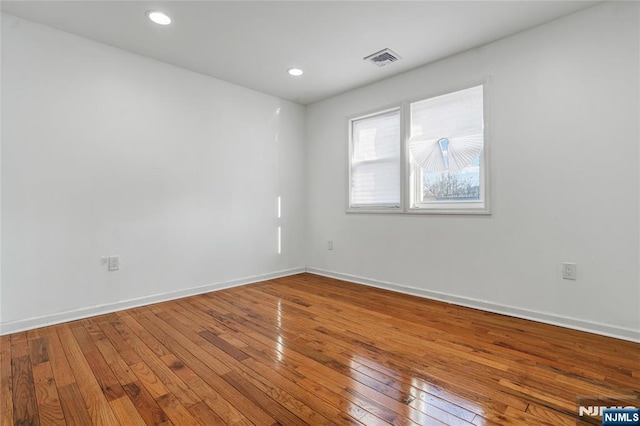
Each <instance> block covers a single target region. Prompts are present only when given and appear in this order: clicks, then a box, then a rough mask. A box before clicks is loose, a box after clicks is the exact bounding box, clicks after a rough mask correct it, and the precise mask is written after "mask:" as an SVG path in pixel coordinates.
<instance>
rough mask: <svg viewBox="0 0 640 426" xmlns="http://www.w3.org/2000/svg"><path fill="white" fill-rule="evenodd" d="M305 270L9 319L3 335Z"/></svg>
mask: <svg viewBox="0 0 640 426" xmlns="http://www.w3.org/2000/svg"><path fill="white" fill-rule="evenodd" d="M303 272H305V268H304V267H299V268H292V269H286V270H283V271H276V272H271V273H268V274H260V275H253V276H250V277H245V278H238V279H235V280H230V281H223V282H219V283H214V284H207V285H204V286H199V287H192V288H187V289H182V290H177V291H170V292H167V293H161V294H154V295H151V296H144V297H139V298H135V299H129V300H123V301H120V302H114V303H107V304H104V305H97V306H91V307H88V308H79V309H73V310H69V311H65V312H58V313H55V314H49V315H43V316H40V317H34V318H27V319H23V320H17V321H7V322H4V323H1V324H0V335H4V334H11V333H17V332H19V331H25V330H31V329H33V328H38V327H45V326H48V325H53V324H60V323H63V322H69V321H75V320H78V319H83V318H88V317H93V316H96V315H103V314H109V313H112V312H117V311H122V310H124V309H130V308H137V307H139V306H145V305H150V304H153V303H158V302H166V301H167V300H174V299H180V298H183V297H188V296H194V295H196V294H202V293H209V292H211V291H215V290H222V289H225V288H231V287H238V286H242V285H246V284H252V283H256V282H260V281H266V280H272V279H274V278H280V277H286V276H289V275H295V274H301V273H303Z"/></svg>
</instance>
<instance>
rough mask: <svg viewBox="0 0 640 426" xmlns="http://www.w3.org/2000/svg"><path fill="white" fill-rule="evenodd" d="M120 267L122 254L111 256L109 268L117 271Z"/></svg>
mask: <svg viewBox="0 0 640 426" xmlns="http://www.w3.org/2000/svg"><path fill="white" fill-rule="evenodd" d="M119 269H120V256H109V270H110V271H117V270H119Z"/></svg>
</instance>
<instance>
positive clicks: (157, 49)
mask: <svg viewBox="0 0 640 426" xmlns="http://www.w3.org/2000/svg"><path fill="white" fill-rule="evenodd" d="M595 3H598V2H594V1H589V2H587V1H557V0H556V1H2V2H1V8H2V11H3V12H6V13H10V14H13V15H16V16H20V17H23V18H25V19H29V20H31V21H35V22H39V23H42V24H46V25H49V26H52V27H55V28H59V29H61V30H64V31H67V32H70V33H73V34H77V35H80V36H83V37H87V38H90V39H93V40H97V41H100V42H102V43H106V44H109V45H111V46H116V47H119V48H122V49H126V50H129V51H132V52H135V53H139V54H141V55H144V56H148V57H151V58H155V59H158V60H161V61H164V62H167V63H170V64H174V65H177V66H180V67H183V68H187V69H190V70H193V71H197V72H200V73H202V74H206V75H210V76H212V77H216V78H220V79H223V80H226V81H229V82H232V83H236V84H239V85H242V86H245V87H249V88H252V89H255V90H259V91H262V92H265V93H269V94H271V95H275V96H278V97H281V98H284V99H289V100H292V101H295V102H299V103H302V104H309V103H313V102H315V101H318V100H321V99H324V98H327V97H330V96H332V95H335V94H337V93H340V92H344V91H346V90H349V89H353V88H356V87H359V86H363V85H365V84H368V83H371V82H374V81H376V80H380V79H383V78H386V77H389V76H392V75H395V74H399V73H402V72H404V71H407V70H410V69H412V68H415V67H418V66H420V65H423V64H426V63H429V62H433V61H435V60H438V59H441V58H444V57H446V56H450V55H452V54H455V53H458V52H461V51H464V50H468V49H471V48H473V47H477V46H480V45H483V44H486V43H488V42H491V41H494V40H497V39H500V38H502V37H505V36H508V35H511V34H514V33H517V32H520V31H523V30H525V29H528V28H531V27H534V26H537V25H540V24H542V23H545V22H548V21H551V20H553V19H556V18H558V17H561V16H564V15H567V14H570V13H573V12H575V11H578V10H580V9H584V8H586V7H590V6H592V5H594V4H595ZM148 10H161V11H164V12H165V13H167V14H168V15H169V16H171V18H172V19H173V23H172V24H171V25H169V26H166V27H162V26H159V25H156V24H153V23H152V22H150V21H149V20H148V19H147V17H146V16H145V12H146V11H148ZM384 48H390V49H392V50H393V51H395V52H396V53H398V54H399V55H400V56H402V58H403V59H402V60H400V61H398V62H395V63H392V64H389V65H386V66H384V67H377V66H375V65H372V64H371V63H368V62H365V61H363V60H362V58H363V57H365V56H367V55H369V54H371V53H374V52H376V51H378V50H381V49H384ZM292 66H297V67H300V68H302V69H303V70H304V71H305V74H304V75H303V76H302V77H297V78H294V77H290V76H289V75H288V74H286V70H287V69H288V68H290V67H292Z"/></svg>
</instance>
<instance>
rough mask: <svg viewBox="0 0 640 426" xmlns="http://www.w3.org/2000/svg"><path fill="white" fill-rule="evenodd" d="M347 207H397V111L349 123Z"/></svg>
mask: <svg viewBox="0 0 640 426" xmlns="http://www.w3.org/2000/svg"><path fill="white" fill-rule="evenodd" d="M351 126H352V127H351V141H352V148H351V152H352V157H351V200H350V201H351V205H352V206H370V207H371V206H389V205H394V206H399V205H400V111H399V110H394V111H390V112H386V113H383V114H380V115H376V116H372V117H366V118H362V119H357V120H353V121H352V125H351Z"/></svg>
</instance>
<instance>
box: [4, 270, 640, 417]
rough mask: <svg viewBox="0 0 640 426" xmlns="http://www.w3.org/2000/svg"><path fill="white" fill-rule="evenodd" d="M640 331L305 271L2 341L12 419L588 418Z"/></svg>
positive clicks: (633, 397) (629, 387) (628, 378)
mask: <svg viewBox="0 0 640 426" xmlns="http://www.w3.org/2000/svg"><path fill="white" fill-rule="evenodd" d="M639 383H640V344H635V343H631V342H626V341H621V340H616V339H612V338H606V337H602V336H596V335H592V334H588V333H583V332H579V331H573V330H568V329H563V328H560V327H554V326H549V325H544V324H539V323H535V322H530V321H525V320H520V319H515V318H510V317H506V316H502V315H496V314H490V313H486V312H482V311H478V310H473V309H467V308H462V307H457V306H453V305H448V304H445V303H440V302H434V301H429V300H425V299H420V298H416V297H411V296H406V295H402V294H397V293H392V292H387V291H383V290H378V289H374V288H369V287H365V286H360V285H356V284H351V283H347V282H343V281H337V280H333V279H330V278H324V277H319V276H315V275H310V274H301V275H296V276H292V277H287V278H281V279H277V280H272V281H267V282H262V283H258V284H254V285H248V286H244V287H237V288H233V289H229V290H223V291H218V292H214V293H209V294H205V295H200V296H194V297H189V298H186V299H181V300H176V301H171V302H165V303H160V304H157V305H152V306H148V307H142V308H137V309H131V310H127V311H123V312H118V313H114V314H109V315H103V316H99V317H94V318H90V319H85V320H81V321H75V322H70V323H66V324H61V325H56V326H51V327H46V328H40V329H36V330H31V331H28V332H24V333H16V334H12V335H9V336H3V337H2V338H1V345H0V404H1V405H0V409H1V411H0V417H1V421H0V424H1V425H2V426H4V425H11V424H16V425H38V424H40V425H47V426H48V425H64V424H67V425H82V426H86V425H92V424H94V425H98V424H106V425H117V424H121V425H137V424H140V425H142V424H162V425H171V424H173V425H197V424H202V425H218V424H242V425H251V424H255V425H276V424H281V425H286V426H288V425H298V424H312V425H319V424H366V425H380V424H394V425H415V424H420V425H441V424H447V425H469V424H473V425H494V424H497V425H506V424H518V425H519V424H534V425H543V424H548V425H554V426H555V425H575V424H577V423H578V424H580V423H585V424H600V420H599V419H598V418H595V417H586V416H584V417H579V416H578V405H579V404H580V402H583V403H585V404H586V403H587V402H585V401H587V400H586V399H584V400H579V398H592V399H593V398H597V397H606V398H608V399H606V400H605V401H604V402H603V405H608V404H609V402H612V401H614V400H615V401H617V402H618V403H624V404H625V405H633V406H636V407H638V406H640V401H639V400H640V386H639Z"/></svg>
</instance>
